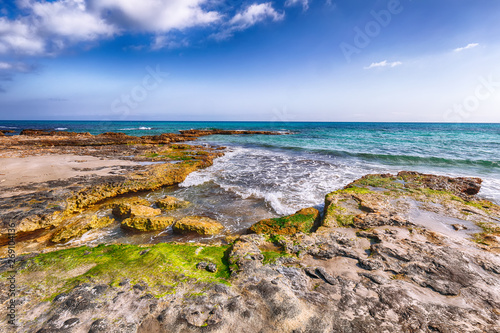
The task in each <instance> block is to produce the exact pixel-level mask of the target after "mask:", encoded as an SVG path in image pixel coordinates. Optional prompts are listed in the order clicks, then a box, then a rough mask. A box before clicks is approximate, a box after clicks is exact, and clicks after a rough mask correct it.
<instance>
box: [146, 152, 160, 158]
mask: <svg viewBox="0 0 500 333" xmlns="http://www.w3.org/2000/svg"><path fill="white" fill-rule="evenodd" d="M144 156H146V157H149V158H153V157H158V156H160V154H158V153H149V154H146V155H144Z"/></svg>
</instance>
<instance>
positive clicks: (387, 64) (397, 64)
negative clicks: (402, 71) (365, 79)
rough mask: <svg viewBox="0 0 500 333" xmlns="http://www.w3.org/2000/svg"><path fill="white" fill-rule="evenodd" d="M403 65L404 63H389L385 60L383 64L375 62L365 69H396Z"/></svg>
mask: <svg viewBox="0 0 500 333" xmlns="http://www.w3.org/2000/svg"><path fill="white" fill-rule="evenodd" d="M402 64H403V63H402V62H401V61H394V62H387V60H384V61H381V62H373V63H371V64H370V66H367V67H364V69H372V68H376V67H396V66H400V65H402Z"/></svg>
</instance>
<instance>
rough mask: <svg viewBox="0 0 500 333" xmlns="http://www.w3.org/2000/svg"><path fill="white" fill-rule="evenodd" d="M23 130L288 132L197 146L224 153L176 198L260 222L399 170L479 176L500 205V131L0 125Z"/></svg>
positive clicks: (484, 192)
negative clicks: (198, 198)
mask: <svg viewBox="0 0 500 333" xmlns="http://www.w3.org/2000/svg"><path fill="white" fill-rule="evenodd" d="M26 128H30V129H45V130H56V131H73V132H90V133H92V134H99V133H104V132H123V133H127V134H130V135H137V136H141V135H155V134H161V133H166V132H174V133H175V132H177V131H179V130H186V129H228V130H269V131H283V132H290V133H291V134H289V135H276V136H267V135H213V136H206V137H201V138H199V139H198V140H197V141H196V143H197V144H204V145H205V144H206V145H213V146H224V147H227V148H226V151H225V155H224V156H223V157H221V158H218V159H216V160H215V163H214V164H213V166H211V167H209V168H206V169H203V170H200V171H197V172H195V173H192V174H191V175H189V176H188V177H187V179H186V180H185V181H184V182H183V183H182V184H180V185H179V186H178V187H177V188H176V189H175V191H174V192H175V193H177V194H178V195H179V196H181V197H187V198H188V199H193V197H194V195H195V194H196V195H198V196H199V195H200V194H204V195H205V201H204V204H205V205H208V206H210V205H216V206H217V207H219V209H221V207H224V206H226V207H227V209H228V210H229V211H231V212H233V211H235V210H236V211H237V210H238V207H239V206H241V205H242V203H246V211H247V212H246V213H245V214H249V213H248V212H251V211H252V209H253V208H252V207H255V211H256V212H257V213H256V214H257V215H259V213H258V212H260V211H262V210H264V211H262V212H261V215H262V216H263V217H264V216H278V215H285V214H291V213H293V212H295V211H297V210H298V209H300V208H304V207H311V206H314V207H318V208H321V207H322V205H323V202H324V196H325V195H326V194H327V193H329V192H331V191H334V190H336V189H339V188H342V187H343V186H345V185H347V184H348V183H350V182H351V181H353V180H355V179H357V178H359V177H361V176H363V175H366V174H370V173H396V172H398V171H401V170H410V171H419V172H425V173H433V174H439V175H448V176H471V177H480V178H482V179H483V186H482V189H481V192H480V196H482V197H483V198H486V199H489V200H491V201H493V202H496V203H500V124H458V123H457V124H455V123H454V124H450V123H446V124H443V123H332V122H329V123H321V122H289V123H283V122H151V121H0V130H2V129H12V130H15V131H16V133H18V132H19V131H20V130H22V129H26ZM14 134H15V133H14ZM217 198H218V199H217ZM193 200H194V199H193ZM207 209H208V208H207ZM231 212H229V213H227V214H226V215H227V216H226V218H230V217H231V216H232V215H231ZM221 214H224V213H221ZM228 214H229V215H228Z"/></svg>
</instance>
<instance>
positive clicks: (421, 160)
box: [259, 143, 500, 168]
mask: <svg viewBox="0 0 500 333" xmlns="http://www.w3.org/2000/svg"><path fill="white" fill-rule="evenodd" d="M259 146H261V147H264V148H275V149H281V150H288V151H296V152H312V153H317V154H322V155H328V156H334V157H352V158H359V159H362V160H365V161H373V162H381V163H386V164H389V165H404V166H409V167H411V166H414V165H428V166H452V167H453V166H476V167H485V168H500V161H499V160H492V161H487V160H474V159H458V158H446V157H435V156H418V155H397V154H394V155H392V154H377V153H365V152H350V151H346V150H335V149H311V148H303V147H286V146H285V147H284V146H276V145H272V144H267V143H265V144H261V145H259Z"/></svg>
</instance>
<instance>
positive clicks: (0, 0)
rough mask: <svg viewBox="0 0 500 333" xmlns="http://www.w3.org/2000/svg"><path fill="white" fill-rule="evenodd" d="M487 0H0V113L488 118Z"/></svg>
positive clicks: (491, 3) (493, 72)
mask: <svg viewBox="0 0 500 333" xmlns="http://www.w3.org/2000/svg"><path fill="white" fill-rule="evenodd" d="M499 17H500V1H499V0H279V1H256V0H250V1H225V0H52V1H47V0H0V120H163V121H169V120H172V121H180V120H186V121H194V120H197V121H221V120H227V121H283V122H291V121H384V122H385V121H394V122H413V121H415V122H500V61H499V60H500V38H499V32H500V19H499Z"/></svg>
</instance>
